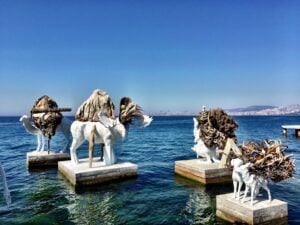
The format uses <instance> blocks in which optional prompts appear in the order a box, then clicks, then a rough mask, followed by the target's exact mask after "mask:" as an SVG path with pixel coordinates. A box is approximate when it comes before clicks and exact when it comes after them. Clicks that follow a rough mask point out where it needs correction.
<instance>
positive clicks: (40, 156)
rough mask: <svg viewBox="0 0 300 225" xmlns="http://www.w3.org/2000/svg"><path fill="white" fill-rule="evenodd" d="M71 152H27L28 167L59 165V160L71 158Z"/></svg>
mask: <svg viewBox="0 0 300 225" xmlns="http://www.w3.org/2000/svg"><path fill="white" fill-rule="evenodd" d="M69 159H70V154H69V153H55V152H52V151H50V152H49V154H48V151H42V152H36V151H33V152H27V154H26V164H27V166H28V168H44V167H57V162H58V161H64V160H69Z"/></svg>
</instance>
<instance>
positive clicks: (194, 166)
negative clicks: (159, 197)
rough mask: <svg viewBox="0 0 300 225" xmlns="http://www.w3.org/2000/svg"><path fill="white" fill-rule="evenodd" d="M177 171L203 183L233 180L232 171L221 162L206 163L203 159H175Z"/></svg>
mask: <svg viewBox="0 0 300 225" xmlns="http://www.w3.org/2000/svg"><path fill="white" fill-rule="evenodd" d="M175 173H176V174H179V175H180V176H183V177H186V178H189V179H191V180H195V181H198V182H201V183H203V184H219V183H226V182H230V181H231V180H232V177H231V176H232V175H231V174H232V171H231V170H229V169H227V168H225V167H221V168H220V164H219V163H210V164H208V163H206V162H204V161H203V160H202V159H191V160H181V161H175Z"/></svg>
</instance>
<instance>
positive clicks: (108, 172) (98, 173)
mask: <svg viewBox="0 0 300 225" xmlns="http://www.w3.org/2000/svg"><path fill="white" fill-rule="evenodd" d="M137 169H138V166H137V165H136V164H133V163H130V162H124V163H118V164H114V165H111V166H104V164H103V162H101V161H93V167H92V168H89V166H88V159H81V160H80V161H79V163H78V164H77V165H75V164H74V163H73V162H71V161H62V162H59V163H58V170H59V171H60V172H61V173H62V174H63V175H64V176H65V177H66V178H67V179H68V180H69V181H70V183H71V184H73V185H74V186H75V187H80V186H91V185H96V184H100V183H103V182H108V181H111V180H118V179H124V178H129V177H135V176H137Z"/></svg>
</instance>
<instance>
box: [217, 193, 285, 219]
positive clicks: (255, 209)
mask: <svg viewBox="0 0 300 225" xmlns="http://www.w3.org/2000/svg"><path fill="white" fill-rule="evenodd" d="M232 195H233V193H229V194H223V195H217V197H216V199H217V205H216V208H217V216H218V217H220V218H222V219H224V220H227V221H229V222H231V223H239V222H240V223H247V224H272V225H275V224H276V225H280V224H287V217H288V207H287V203H286V202H283V201H280V200H277V199H273V200H272V201H271V202H269V201H268V200H261V199H260V201H258V200H254V204H253V206H251V203H250V197H247V198H246V199H245V202H244V203H241V202H240V201H237V200H235V199H233V198H232Z"/></svg>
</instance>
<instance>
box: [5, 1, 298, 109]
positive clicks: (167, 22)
mask: <svg viewBox="0 0 300 225" xmlns="http://www.w3.org/2000/svg"><path fill="white" fill-rule="evenodd" d="M95 88H100V89H103V90H105V91H106V92H108V93H109V94H110V95H111V97H112V99H113V101H114V103H115V104H116V105H117V106H118V104H119V99H120V98H121V97H122V96H130V97H132V99H133V100H134V101H135V102H137V103H139V104H140V105H141V106H142V107H143V108H144V109H145V110H146V111H160V110H171V111H183V110H189V111H193V112H197V111H198V110H200V109H201V106H202V105H207V106H208V107H216V106H219V107H223V108H234V107H243V106H249V105H256V104H268V105H288V104H293V103H300V1H281V0H280V1H276V0H270V1H254V0H249V1H247V0H244V1H241V0H236V1H230V0H229V1H213V0H208V1H198V0H195V1H188V0H181V1H177V0H169V1H166V0H152V1H150V0H149V1H144V0H136V1H131V0H127V1H121V0H119V1H114V0H106V1H101V0H98V1H96V0H94V1H79V0H78V1H76V0H57V1H55V0H48V1H47V0H45V1H38V0H36V1H30V0H26V1H24V0H20V1H15V0H6V1H3V0H0V107H1V108H0V115H20V114H23V113H28V112H29V111H30V109H31V107H32V105H33V103H34V101H35V100H36V99H37V98H38V97H40V96H41V95H44V94H47V95H49V96H51V97H52V98H53V99H54V100H56V101H57V102H58V104H59V106H61V107H72V108H73V113H74V112H75V111H76V110H77V107H78V106H79V105H80V104H81V103H82V102H83V101H84V100H85V99H86V98H87V97H88V96H89V95H90V94H91V92H92V91H93V90H94V89H95Z"/></svg>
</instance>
